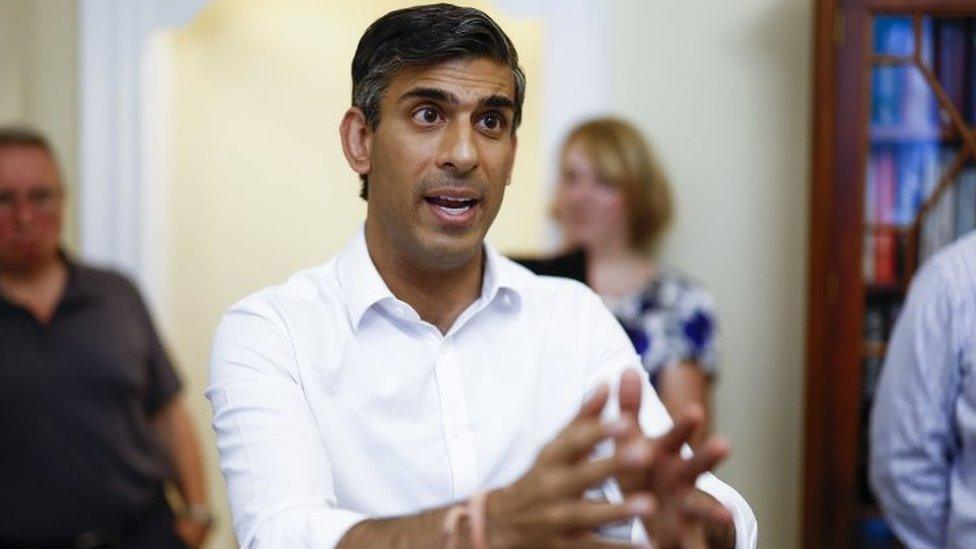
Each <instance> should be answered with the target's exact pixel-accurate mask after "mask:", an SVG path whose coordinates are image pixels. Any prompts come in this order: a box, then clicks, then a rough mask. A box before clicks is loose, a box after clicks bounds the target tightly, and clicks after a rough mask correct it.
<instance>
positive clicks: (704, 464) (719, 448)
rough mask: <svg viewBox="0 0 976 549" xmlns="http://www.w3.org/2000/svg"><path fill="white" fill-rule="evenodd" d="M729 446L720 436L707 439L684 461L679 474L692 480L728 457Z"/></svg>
mask: <svg viewBox="0 0 976 549" xmlns="http://www.w3.org/2000/svg"><path fill="white" fill-rule="evenodd" d="M730 450H731V448H730V446H729V443H728V442H727V441H726V440H724V439H721V438H712V439H709V440H708V442H706V443H705V444H704V445H703V446H701V447H700V448H699V449H698V451H697V452H695V454H694V455H693V456H692V457H691V458H690V459H688V460H687V461H685V463H684V464H683V465H682V468H681V474H682V476H684V477H685V478H686V479H687V480H689V481H691V482H694V480H695V479H697V478H698V475H700V474H702V473H704V472H707V471H711V470H712V469H714V468H715V467H716V466H717V465H718V464H719V463H721V462H722V461H723V460H725V459H726V458H728V457H729V452H730Z"/></svg>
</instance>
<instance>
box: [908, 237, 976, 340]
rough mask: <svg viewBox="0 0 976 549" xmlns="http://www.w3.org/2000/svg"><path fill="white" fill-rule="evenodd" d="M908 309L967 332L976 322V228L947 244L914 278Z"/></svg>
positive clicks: (918, 314)
mask: <svg viewBox="0 0 976 549" xmlns="http://www.w3.org/2000/svg"><path fill="white" fill-rule="evenodd" d="M906 306H907V310H910V311H917V312H916V313H915V314H916V315H917V316H919V317H920V318H919V320H922V319H923V318H924V320H925V321H928V322H941V323H943V324H944V323H947V322H951V323H952V324H953V325H954V327H955V331H956V332H958V333H960V334H961V335H963V336H964V339H967V340H968V339H970V338H969V337H968V335H966V333H968V332H967V331H968V330H970V329H973V328H974V326H973V324H974V323H976V231H974V232H971V233H969V234H967V235H965V236H963V237H962V238H959V239H958V240H956V241H955V242H954V243H952V244H950V245H949V246H947V247H945V248H943V249H942V250H941V251H939V252H938V253H936V254H935V255H934V256H932V258H931V259H929V260H928V261H927V262H925V264H924V265H923V266H922V268H921V269H920V270H919V271H918V273H916V275H915V277H914V278H913V279H912V282H911V286H910V288H909V292H908V302H907V304H906Z"/></svg>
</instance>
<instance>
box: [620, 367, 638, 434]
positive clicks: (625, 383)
mask: <svg viewBox="0 0 976 549" xmlns="http://www.w3.org/2000/svg"><path fill="white" fill-rule="evenodd" d="M641 385H642V383H641V376H640V374H639V373H638V372H637V370H634V369H633V368H630V369H627V370H626V371H625V372H624V373H623V374H621V376H620V393H619V394H618V395H617V399H618V400H619V402H620V413H621V415H628V416H630V417H631V419H633V420H635V421H636V420H637V413H638V411H639V410H640V404H641Z"/></svg>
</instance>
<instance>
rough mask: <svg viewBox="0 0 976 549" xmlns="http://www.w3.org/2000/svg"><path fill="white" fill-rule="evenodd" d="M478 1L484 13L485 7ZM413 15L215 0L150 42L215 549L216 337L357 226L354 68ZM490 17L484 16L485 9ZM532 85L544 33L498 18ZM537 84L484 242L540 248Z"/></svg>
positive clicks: (221, 534) (181, 349) (174, 276)
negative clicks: (383, 35)
mask: <svg viewBox="0 0 976 549" xmlns="http://www.w3.org/2000/svg"><path fill="white" fill-rule="evenodd" d="M482 4H483V3H482ZM406 5H409V3H408V2H403V1H393V0H385V1H384V0H370V1H362V2H357V3H351V2H349V3H346V2H343V3H337V2H321V1H311V0H308V1H303V0H280V1H276V2H273V3H269V2H265V1H257V0H255V1H251V0H228V1H217V2H214V3H213V4H212V5H210V6H209V7H208V8H206V9H205V10H204V11H203V12H202V13H201V14H200V15H199V16H198V17H197V18H196V19H195V20H194V21H193V22H192V23H191V24H190V25H189V26H188V27H186V28H185V29H180V30H177V31H172V32H168V33H167V34H166V35H164V36H163V37H162V38H161V41H160V43H157V44H156V45H157V46H158V47H162V48H165V49H167V50H168V55H169V59H168V60H167V61H166V62H165V63H162V65H163V66H167V67H169V71H170V74H168V75H166V76H165V77H163V78H162V81H166V80H170V81H171V82H172V91H171V96H172V105H170V106H169V107H167V110H168V111H169V112H172V113H173V115H172V119H171V120H170V121H169V122H168V124H169V125H171V126H172V135H171V137H170V139H169V142H168V143H167V144H166V145H167V146H166V147H163V149H169V150H171V151H172V159H171V163H170V166H169V168H168V169H167V170H166V171H168V172H170V174H171V182H170V185H169V189H168V191H167V194H168V195H169V202H170V203H169V207H168V212H169V215H168V219H167V220H166V221H165V225H167V226H168V227H169V228H170V232H169V236H168V238H169V243H168V247H167V249H166V250H160V252H161V253H166V254H167V255H168V261H167V262H166V263H168V265H169V270H170V277H169V280H170V287H169V288H168V289H167V290H166V294H167V295H169V296H171V299H170V300H169V303H170V309H169V310H167V311H163V312H162V313H163V314H161V317H162V318H164V319H169V321H168V322H167V325H166V326H164V332H165V333H166V334H167V335H168V337H169V343H170V346H171V348H172V349H173V351H174V354H175V355H176V357H177V361H178V363H179V364H180V366H181V369H182V371H183V374H184V378H185V380H186V382H187V395H188V398H189V402H190V405H191V407H192V409H193V412H194V417H195V418H196V420H197V426H198V428H199V429H200V432H201V433H202V434H203V438H204V448H205V450H206V452H207V462H208V472H209V478H210V482H211V485H212V487H213V488H212V491H213V493H214V496H213V498H212V499H213V501H214V504H215V506H216V508H217V509H218V511H219V517H220V522H219V525H220V526H219V531H218V532H217V534H216V536H215V537H214V538H213V539H212V542H211V543H212V546H213V547H228V546H231V545H232V544H233V538H232V534H231V532H230V529H229V525H230V518H229V515H228V512H227V505H226V501H225V496H224V494H225V492H224V483H223V480H222V478H221V477H220V475H219V471H218V468H217V465H216V447H215V442H214V439H213V433H212V430H211V429H210V425H209V424H210V412H209V406H208V404H207V403H206V401H205V399H204V397H203V396H202V394H203V390H204V388H205V387H206V384H207V368H208V361H209V352H210V343H211V337H212V335H213V333H214V329H215V328H216V325H217V322H218V321H219V319H220V316H221V315H222V314H223V312H224V311H225V310H226V309H227V308H228V307H229V306H230V305H231V304H232V303H233V302H234V301H236V300H238V299H240V298H241V297H243V296H245V295H246V294H248V293H250V292H253V291H256V290H258V289H260V288H262V287H264V286H267V285H270V284H275V283H279V282H281V281H283V280H284V279H285V278H286V277H287V276H288V275H289V274H290V273H293V272H295V271H297V270H299V269H303V268H306V267H310V266H314V265H317V264H320V263H322V262H324V261H325V260H327V259H328V258H329V257H330V256H331V255H333V254H334V253H335V252H336V251H338V250H339V249H340V248H341V247H342V246H343V245H344V244H345V242H346V241H347V239H348V238H349V237H350V236H351V235H352V234H353V233H354V231H356V230H357V228H358V227H359V224H360V223H361V222H362V220H363V219H364V215H365V206H364V203H363V202H362V201H361V200H360V199H359V197H358V190H359V180H358V178H357V177H356V175H355V174H354V173H353V172H352V171H351V170H350V169H349V168H348V166H347V164H346V162H345V159H344V158H343V156H342V152H341V148H340V144H339V140H338V125H339V120H340V117H341V115H342V113H343V112H344V111H345V109H346V108H348V105H349V96H350V89H351V80H350V76H349V65H350V62H351V60H352V56H353V53H354V51H355V47H356V44H357V42H358V40H359V37H360V35H361V34H362V32H363V31H364V30H365V29H366V27H367V26H368V24H369V23H370V22H372V21H373V20H374V19H376V18H377V17H379V16H380V15H382V14H383V13H386V12H387V11H390V10H392V9H395V8H398V7H403V6H406ZM487 11H489V12H491V11H492V10H491V9H488V10H487ZM500 21H501V22H502V25H503V26H504V27H505V28H506V29H507V30H508V31H509V33H510V34H511V35H512V37H513V39H514V40H515V41H516V42H517V43H518V44H519V53H520V55H521V56H522V61H523V65H524V66H525V68H526V70H527V72H528V74H529V78H531V79H535V78H537V76H536V75H537V74H538V73H539V72H540V71H539V66H540V63H541V60H540V55H541V51H540V50H541V44H542V40H541V28H540V27H539V25H538V24H537V23H535V22H532V21H512V20H507V19H506V18H505V17H504V16H502V17H500ZM538 93H539V90H538V87H536V88H535V89H532V88H530V92H529V97H528V98H527V105H526V118H525V120H524V121H523V126H522V128H521V129H520V131H519V139H520V151H519V158H518V161H517V164H516V167H515V171H514V175H513V184H512V185H511V186H510V188H509V191H508V193H507V195H506V202H505V206H504V208H503V212H502V214H501V215H500V216H499V218H498V220H497V221H496V225H495V227H494V228H493V229H492V232H491V234H490V238H491V240H492V241H493V242H495V243H496V244H497V245H498V246H499V247H500V248H501V249H503V250H506V251H525V250H535V249H539V248H540V247H541V246H542V238H543V223H544V216H543V210H544V208H545V204H544V202H545V201H544V196H543V191H542V184H541V181H542V177H541V169H542V167H541V165H540V163H539V159H540V158H541V157H542V155H541V154H540V153H539V149H540V147H541V143H540V139H541V137H540V121H539V115H538V113H539V112H540V110H541V109H540V108H539V106H538V99H537V97H538Z"/></svg>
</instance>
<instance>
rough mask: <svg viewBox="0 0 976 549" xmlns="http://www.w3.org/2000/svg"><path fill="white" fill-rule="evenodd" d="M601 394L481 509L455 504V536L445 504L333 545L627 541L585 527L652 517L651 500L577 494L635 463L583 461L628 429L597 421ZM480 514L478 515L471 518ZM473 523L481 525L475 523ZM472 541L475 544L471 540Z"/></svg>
mask: <svg viewBox="0 0 976 549" xmlns="http://www.w3.org/2000/svg"><path fill="white" fill-rule="evenodd" d="M608 398H609V390H608V388H607V387H606V386H604V387H602V388H601V389H599V390H597V391H596V392H595V393H594V394H593V395H591V397H590V398H589V399H588V400H587V401H586V402H585V403H584V404H583V405H582V407H581V409H580V411H579V413H578V414H577V415H576V417H575V418H574V419H573V420H572V421H571V422H570V424H569V425H568V426H566V428H564V429H563V430H562V431H561V432H560V433H559V434H558V435H557V436H556V438H555V439H553V440H552V441H551V442H550V443H548V444H546V445H545V446H544V447H543V448H542V450H541V451H540V452H539V456H538V458H537V459H536V462H535V464H534V465H533V466H532V468H531V469H530V470H529V471H528V472H527V473H526V474H525V475H523V476H522V477H521V478H520V479H519V480H517V481H516V482H515V483H514V484H512V485H511V486H508V487H506V488H501V489H498V490H493V491H491V492H489V493H488V494H486V496H485V499H484V502H485V504H484V507H483V508H482V507H477V508H476V507H472V506H471V504H470V502H466V503H461V504H459V507H460V508H463V509H465V510H471V513H470V514H468V515H466V518H464V519H462V520H461V521H460V522H459V524H458V528H457V530H456V531H455V534H456V535H454V536H450V535H449V534H447V533H446V532H445V528H444V524H445V522H446V518H447V515H448V513H449V512H450V509H451V507H444V508H440V509H434V510H431V511H425V512H422V513H419V514H416V515H413V516H409V517H395V518H384V519H371V520H366V521H363V522H360V523H359V524H357V525H355V526H353V527H352V528H351V529H350V530H349V531H348V532H347V533H346V535H345V536H344V537H343V538H342V540H341V541H340V543H339V545H338V547H339V548H340V549H355V548H358V547H377V548H385V549H400V548H402V549H410V548H413V547H445V546H447V547H463V548H474V549H477V548H479V547H491V548H492V549H507V548H522V547H563V546H566V547H570V546H572V547H587V548H590V549H614V548H616V549H620V548H621V547H632V546H629V545H622V544H620V543H616V542H612V541H608V540H602V539H600V538H598V537H597V536H596V535H595V534H593V533H591V531H592V530H594V529H596V528H598V527H600V526H604V525H606V524H609V523H614V522H619V521H622V520H628V519H630V520H633V519H634V518H644V517H649V516H651V515H652V514H653V512H654V510H655V505H654V502H653V500H652V499H651V498H650V497H649V496H648V495H647V494H646V493H635V494H632V495H631V496H630V497H629V498H627V501H626V502H623V503H622V504H610V503H605V502H592V501H587V500H585V499H583V493H584V491H585V490H586V489H587V488H588V487H590V486H593V485H594V484H599V483H600V482H603V481H606V480H607V479H608V478H610V477H612V476H613V475H614V474H617V473H620V472H622V471H627V470H630V469H631V468H632V467H634V466H639V465H640V462H639V460H633V459H630V458H628V457H627V456H613V457H609V458H604V459H599V460H590V459H589V456H590V454H591V453H592V452H593V450H594V448H595V447H596V445H597V444H599V443H600V442H601V441H604V440H607V439H608V438H609V437H612V436H618V435H621V434H623V433H624V432H625V431H626V430H628V429H629V425H628V422H627V420H624V419H619V420H616V421H614V422H610V423H606V422H604V421H603V420H602V419H601V412H602V410H603V409H604V407H605V405H606V403H607V400H608ZM476 509H481V511H477V510H476ZM479 512H480V513H481V519H482V520H481V521H476V520H475V518H474V517H475V516H476V514H477V513H479ZM479 522H480V523H483V524H484V526H483V527H481V528H479V527H477V526H476V524H478V523H479ZM451 537H453V538H455V539H454V541H453V542H449V538H451ZM476 539H480V540H481V543H475V540H476Z"/></svg>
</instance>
